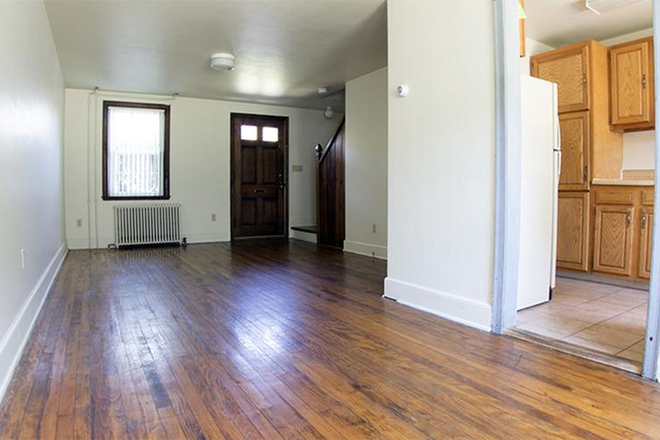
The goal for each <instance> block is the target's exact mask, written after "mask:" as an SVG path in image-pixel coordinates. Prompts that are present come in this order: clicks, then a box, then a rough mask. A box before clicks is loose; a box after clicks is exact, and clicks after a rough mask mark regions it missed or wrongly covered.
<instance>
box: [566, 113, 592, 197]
mask: <svg viewBox="0 0 660 440" xmlns="http://www.w3.org/2000/svg"><path fill="white" fill-rule="evenodd" d="M559 127H560V131H561V174H560V175H559V189H560V190H564V191H568V190H586V189H588V188H589V146H590V143H589V112H578V113H566V114H562V115H559Z"/></svg>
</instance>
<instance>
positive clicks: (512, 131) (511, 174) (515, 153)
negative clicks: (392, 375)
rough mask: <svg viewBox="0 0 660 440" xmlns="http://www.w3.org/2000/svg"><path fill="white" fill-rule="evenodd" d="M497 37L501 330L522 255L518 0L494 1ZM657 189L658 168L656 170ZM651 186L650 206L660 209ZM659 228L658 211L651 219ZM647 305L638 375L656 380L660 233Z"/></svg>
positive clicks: (659, 80)
mask: <svg viewBox="0 0 660 440" xmlns="http://www.w3.org/2000/svg"><path fill="white" fill-rule="evenodd" d="M493 8H494V9H493V21H494V39H495V115H496V116H495V130H496V137H495V139H496V140H495V239H494V252H493V281H492V290H493V293H492V322H491V328H492V331H493V332H494V333H498V334H502V333H504V331H505V330H506V329H507V328H509V327H513V326H514V325H515V324H516V312H517V311H516V300H517V296H518V286H517V279H518V266H519V259H520V186H521V179H520V176H521V174H520V170H521V163H520V160H519V157H520V152H521V139H520V129H521V118H520V111H521V110H520V108H521V107H520V58H519V54H520V52H519V51H520V40H519V21H518V0H494V2H493ZM659 30H660V0H653V37H654V52H655V57H654V64H655V96H656V100H655V108H656V112H655V120H656V127H660V47H659V46H660V32H659ZM655 169H656V170H660V133H658V131H657V130H656V134H655ZM655 187H656V188H660V173H657V172H656V174H655ZM658 192H659V191H655V201H654V210H655V211H658V212H660V195H659V194H658ZM653 228H654V231H656V230H660V216H658V217H657V218H656V216H654V219H653ZM651 258H652V262H651V277H650V282H649V306H648V316H647V321H646V342H645V349H644V360H643V364H642V376H643V377H645V378H647V379H651V380H656V381H657V380H658V373H659V365H658V363H659V361H660V344H658V341H659V340H660V234H655V233H654V234H653V250H652V257H651Z"/></svg>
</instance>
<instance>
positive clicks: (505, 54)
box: [492, 0, 521, 333]
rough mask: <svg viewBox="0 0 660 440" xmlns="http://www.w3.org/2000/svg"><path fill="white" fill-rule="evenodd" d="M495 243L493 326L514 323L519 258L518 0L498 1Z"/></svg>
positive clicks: (498, 327)
mask: <svg viewBox="0 0 660 440" xmlns="http://www.w3.org/2000/svg"><path fill="white" fill-rule="evenodd" d="M493 5H494V14H493V17H494V20H495V26H494V29H495V78H496V86H495V95H496V96H495V102H496V119H497V120H496V131H497V133H496V136H497V138H496V147H495V166H496V177H495V246H494V256H493V259H494V263H493V310H492V312H493V316H492V330H493V332H495V333H502V332H503V331H504V330H505V329H506V328H508V327H511V326H513V325H515V321H516V302H517V296H518V266H519V257H520V185H521V180H520V179H521V159H520V157H521V134H520V123H521V122H520V117H521V115H520V61H519V56H520V40H519V22H518V0H494V2H493Z"/></svg>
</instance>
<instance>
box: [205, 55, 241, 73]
mask: <svg viewBox="0 0 660 440" xmlns="http://www.w3.org/2000/svg"><path fill="white" fill-rule="evenodd" d="M235 63H236V57H234V55H232V54H230V53H225V52H221V53H214V54H213V55H211V69H214V70H234V69H235V68H236V64H235Z"/></svg>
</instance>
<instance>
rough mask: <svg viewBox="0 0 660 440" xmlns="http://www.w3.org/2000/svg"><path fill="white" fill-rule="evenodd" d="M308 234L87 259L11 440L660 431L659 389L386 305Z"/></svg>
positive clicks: (23, 374) (19, 377) (27, 376)
mask: <svg viewBox="0 0 660 440" xmlns="http://www.w3.org/2000/svg"><path fill="white" fill-rule="evenodd" d="M385 271H386V267H385V263H384V262H382V261H377V260H373V259H370V258H364V257H359V256H355V255H350V254H344V253H341V252H337V251H334V250H330V249H325V248H317V247H315V246H313V245H309V244H306V243H301V242H296V241H291V242H285V241H277V240H267V241H253V242H241V243H233V244H212V245H195V246H189V247H187V248H160V249H137V250H132V251H122V252H107V251H78V252H71V253H70V254H69V256H68V257H67V260H66V261H65V263H64V266H63V268H62V272H61V274H60V276H59V277H58V280H57V282H56V283H55V285H54V287H53V290H52V292H51V293H50V296H49V297H48V299H47V301H46V303H45V305H44V308H43V311H42V313H41V314H40V317H39V319H38V321H37V324H36V326H35V329H34V332H33V334H32V336H31V339H30V342H29V343H28V346H27V347H26V351H25V353H24V356H23V358H22V359H21V361H20V364H19V367H18V369H17V371H16V374H15V376H14V379H13V381H12V383H11V384H10V388H9V390H10V391H9V393H8V394H7V398H6V399H5V401H4V402H3V404H2V407H1V408H0V439H17V438H49V439H50V438H53V439H54V438H61V439H67V440H70V439H74V438H80V439H90V438H93V439H123V438H127V439H136V440H137V439H149V438H150V439H179V438H181V439H195V440H197V439H207V440H211V439H213V440H215V439H232V440H237V439H250V440H252V439H254V440H260V439H267V440H271V439H282V440H289V439H298V438H300V439H337V440H340V439H348V440H353V439H360V438H364V439H382V438H387V439H405V440H409V439H418V438H419V439H429V438H475V439H499V438H507V439H528V438H543V439H551V438H556V439H569V438H575V439H578V438H580V439H585V438H593V439H604V438H607V439H610V438H612V439H615V438H628V439H660V424H658V423H657V420H658V418H660V392H659V391H660V389H659V387H658V386H657V385H655V384H653V383H650V382H647V381H645V380H642V379H641V378H639V377H635V376H632V375H630V374H628V373H624V372H621V371H617V370H614V369H612V368H609V367H605V366H601V365H598V364H594V363H591V362H588V361H585V360H582V359H577V358H574V357H571V356H569V355H565V354H561V353H557V352H553V351H551V350H549V349H546V348H543V347H540V346H535V345H531V344H529V343H527V342H524V341H518V340H514V339H510V338H508V337H501V336H496V335H492V334H488V333H485V332H480V331H477V330H473V329H470V328H467V327H464V326H461V325H459V324H456V323H452V322H448V321H445V320H442V319H440V318H437V317H434V316H432V315H428V314H425V313H422V312H419V311H416V310H413V309H410V308H406V307H402V306H400V305H398V304H396V303H394V302H392V301H387V300H384V299H382V298H381V297H380V295H381V293H382V282H383V278H384V276H385Z"/></svg>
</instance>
